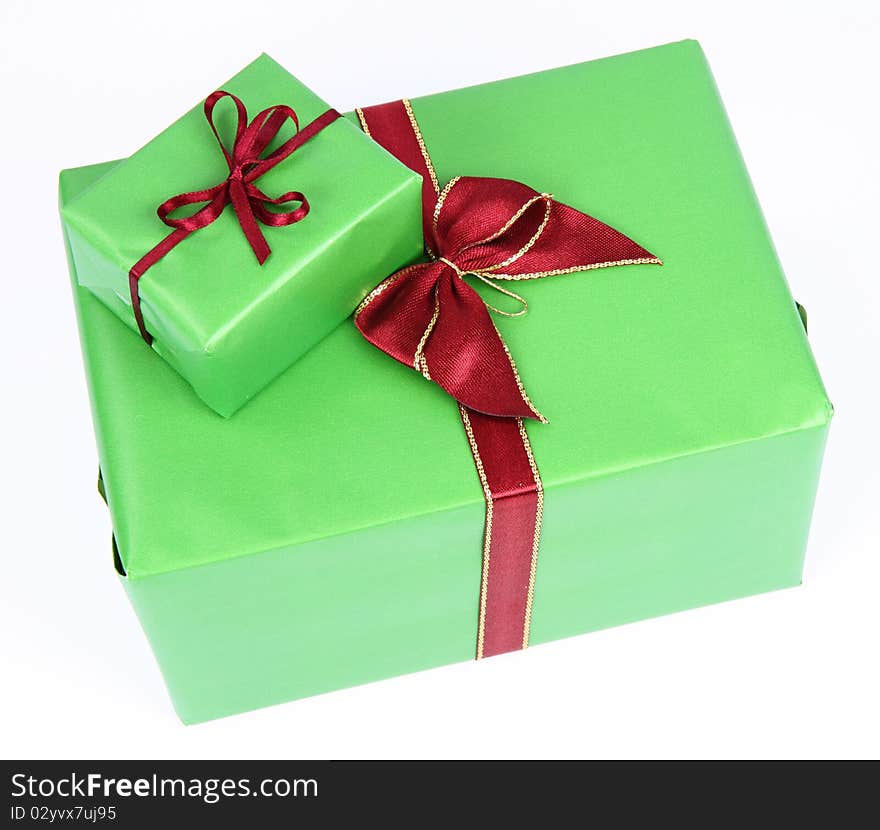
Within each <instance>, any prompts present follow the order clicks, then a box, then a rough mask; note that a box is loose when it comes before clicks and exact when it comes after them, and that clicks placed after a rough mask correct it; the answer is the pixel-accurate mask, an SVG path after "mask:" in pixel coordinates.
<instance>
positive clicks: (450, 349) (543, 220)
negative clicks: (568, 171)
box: [355, 176, 660, 420]
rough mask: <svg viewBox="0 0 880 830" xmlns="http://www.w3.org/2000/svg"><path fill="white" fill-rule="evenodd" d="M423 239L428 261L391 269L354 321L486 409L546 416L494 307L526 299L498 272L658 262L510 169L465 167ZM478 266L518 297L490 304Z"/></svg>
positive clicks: (543, 272) (534, 274) (513, 276)
mask: <svg viewBox="0 0 880 830" xmlns="http://www.w3.org/2000/svg"><path fill="white" fill-rule="evenodd" d="M431 231H432V232H431V235H430V238H429V239H427V240H426V242H427V247H428V249H429V251H430V252H432V254H433V255H434V257H435V258H434V260H433V261H432V262H425V263H419V264H417V265H413V266H410V267H409V268H404V269H403V270H401V271H398V272H397V273H396V274H392V275H391V276H390V277H389V278H388V279H386V280H385V281H384V282H382V283H380V284H379V285H378V286H377V287H376V288H375V289H374V290H373V291H372V292H371V294H370V295H368V296H367V298H366V299H365V300H364V302H363V303H362V304H361V306H360V308H359V309H358V310H357V312H356V314H355V323H356V324H357V327H358V328H359V329H360V331H361V333H362V334H363V335H364V337H366V338H367V340H369V341H370V342H371V343H372V344H373V345H375V346H377V347H378V348H380V349H381V350H382V351H384V352H386V353H387V354H389V355H390V356H391V357H393V358H395V359H396V360H399V361H400V362H401V363H404V364H406V365H408V366H412V367H413V368H415V369H416V370H417V371H420V372H421V373H422V374H423V375H424V376H425V377H427V378H428V379H429V380H433V381H434V382H435V383H437V384H439V385H440V386H441V387H442V388H443V389H445V390H446V391H447V392H448V393H449V394H450V395H452V397H453V398H455V399H456V400H457V401H458V402H459V403H460V404H463V405H464V406H466V407H468V408H469V409H472V410H476V411H477V412H483V413H485V414H487V415H497V416H501V417H506V418H535V419H538V420H544V419H543V417H542V416H541V414H540V413H539V412H538V411H537V410H536V409H535V407H534V406H533V405H532V403H531V401H530V400H529V398H528V395H527V394H526V392H525V389H524V388H523V385H522V382H521V381H520V379H519V376H518V374H517V372H516V367H515V366H514V363H513V360H512V358H511V356H510V353H509V352H508V350H507V346H506V345H505V343H504V341H503V340H502V339H501V335H500V334H499V333H498V330H497V329H496V328H495V325H494V323H493V322H492V319H491V317H490V314H489V309H492V310H493V311H496V312H499V313H501V314H507V315H508V316H518V315H519V314H522V313H524V311H525V308H526V305H525V300H523V298H522V297H520V296H519V295H517V294H514V293H513V292H512V291H508V290H507V289H505V288H502V287H501V286H500V285H498V284H496V283H495V281H496V280H504V281H506V280H527V279H537V278H540V277H549V276H553V275H556V274H565V273H573V272H575V271H581V270H588V269H594V268H605V267H609V266H613V265H634V264H639V263H658V264H659V263H660V260H659V259H657V257H655V256H654V255H653V254H651V253H649V252H648V251H646V250H645V249H644V248H642V247H641V246H639V245H637V244H636V243H635V242H633V241H632V240H631V239H629V238H628V237H626V236H624V235H623V234H622V233H620V232H619V231H616V230H614V229H613V228H611V227H609V226H608V225H605V224H604V223H602V222H600V221H599V220H597V219H594V218H593V217H591V216H587V215H586V214H584V213H581V212H580V211H578V210H575V209H574V208H572V207H569V206H568V205H564V204H562V203H561V202H557V201H555V200H554V199H552V198H551V197H550V196H549V195H548V194H546V193H538V192H537V191H535V190H533V189H532V188H530V187H528V186H527V185H524V184H521V183H520V182H515V181H511V180H509V179H490V178H475V177H469V176H463V177H460V178H456V179H452V181H450V182H449V184H448V185H447V186H446V187H445V188H444V189H443V191H442V192H441V193H440V195H439V197H438V199H437V203H436V206H435V209H434V219H433V225H432V228H431ZM469 274H470V275H473V276H475V277H477V278H478V279H480V280H482V281H483V282H485V283H487V284H489V285H490V286H491V287H492V288H495V289H496V290H498V291H501V292H502V293H503V294H506V295H508V296H509V297H513V298H514V299H516V300H518V301H519V302H520V303H522V306H523V309H522V310H521V311H519V312H517V313H516V314H513V315H511V314H510V313H509V312H504V311H501V310H500V309H496V308H494V307H493V306H487V303H486V302H485V301H484V300H483V298H482V297H481V296H480V295H479V294H478V293H477V292H476V291H475V290H474V289H473V288H472V287H471V286H470V285H469V284H468V283H467V282H466V281H465V279H464V277H465V276H467V275H469Z"/></svg>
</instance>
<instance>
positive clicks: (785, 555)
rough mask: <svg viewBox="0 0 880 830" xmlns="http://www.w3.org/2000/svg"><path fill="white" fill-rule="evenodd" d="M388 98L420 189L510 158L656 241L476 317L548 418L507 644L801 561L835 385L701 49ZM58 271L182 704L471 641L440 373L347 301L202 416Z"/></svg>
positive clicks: (470, 568) (462, 464)
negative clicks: (407, 127)
mask: <svg viewBox="0 0 880 830" xmlns="http://www.w3.org/2000/svg"><path fill="white" fill-rule="evenodd" d="M412 109H413V112H414V114H415V116H416V117H417V119H418V123H419V124H420V126H421V131H422V135H423V137H424V141H425V144H426V145H427V147H428V148H429V150H430V153H431V156H432V158H433V162H434V167H435V169H436V172H437V177H438V179H439V180H440V183H441V184H442V183H443V182H445V181H447V180H449V179H451V178H452V177H453V176H456V175H459V174H465V175H477V176H497V177H504V178H509V179H515V180H519V181H522V182H527V183H528V184H530V185H531V186H533V187H534V188H536V189H538V190H542V191H548V192H552V193H553V194H554V195H555V197H556V198H557V199H559V200H560V201H563V202H565V203H567V204H569V205H572V206H574V207H576V208H578V209H580V210H583V211H585V212H587V213H590V214H591V215H593V216H595V217H596V218H598V219H600V220H602V221H604V222H607V223H608V224H609V225H611V226H613V227H615V228H617V229H619V230H620V231H621V232H623V233H626V234H627V235H628V236H631V237H632V238H633V239H635V240H637V241H638V242H639V243H640V244H643V245H645V246H646V248H648V249H649V250H650V251H652V252H654V253H655V254H656V255H657V256H659V257H660V258H662V260H663V262H664V265H663V267H662V268H659V267H656V266H653V265H647V264H645V265H631V266H627V267H625V268H605V269H601V270H595V271H587V272H582V273H574V274H569V275H565V276H556V277H551V278H548V279H542V280H538V281H535V282H529V283H525V284H522V285H521V286H520V287H519V288H518V290H519V291H521V293H522V294H523V295H524V296H525V297H526V298H527V299H528V301H529V304H530V306H529V312H528V314H527V315H525V316H523V317H520V318H516V319H514V318H505V317H500V318H498V319H497V320H496V323H497V326H498V328H499V330H500V331H501V333H502V334H503V336H504V338H505V340H506V341H507V343H508V345H509V347H510V351H511V353H512V354H514V355H515V356H516V361H517V366H518V368H519V372H520V375H521V377H522V379H523V382H524V383H525V385H526V387H527V388H528V390H529V393H530V394H531V396H532V398H533V399H534V401H535V402H536V404H537V405H539V406H540V408H541V410H542V412H543V413H544V414H545V415H546V416H547V417H548V419H549V423H548V424H538V423H535V424H530V425H529V428H528V429H529V436H530V438H531V444H532V448H533V451H534V456H535V459H536V460H537V463H538V465H539V467H540V471H541V476H542V479H543V491H544V500H543V535H542V538H541V545H540V551H539V554H538V559H537V570H536V574H535V583H534V596H533V602H532V608H531V631H530V643H531V644H537V643H542V642H546V641H548V640H553V639H557V638H560V637H566V636H570V635H574V634H579V633H582V632H586V631H591V630H595V629H599V628H603V627H607V626H612V625H618V624H621V623H626V622H630V621H634V620H638V619H643V618H647V617H651V616H655V615H660V614H666V613H670V612H674V611H679V610H683V609H687V608H692V607H696V606H700V605H704V604H708V603H713V602H719V601H722V600H728V599H732V598H736V597H741V596H745V595H748V594H753V593H757V592H761V591H769V590H773V589H777V588H783V587H787V586H793V585H797V584H799V582H800V579H801V573H802V564H803V556H804V550H805V545H806V539H807V532H808V526H809V521H810V515H811V510H812V506H813V500H814V496H815V491H816V484H817V477H818V474H819V467H820V463H821V458H822V453H823V448H824V444H825V439H826V434H827V429H828V424H829V421H830V418H831V412H832V410H831V406H830V404H829V402H828V399H827V396H826V393H825V391H824V389H823V386H822V382H821V379H820V377H819V373H818V371H817V369H816V365H815V363H814V360H813V357H812V355H811V352H810V348H809V345H808V342H807V338H806V333H805V331H804V327H803V325H802V322H801V319H800V317H799V315H798V311H797V309H796V306H795V303H794V301H793V299H792V296H791V294H790V293H789V290H788V287H787V285H786V282H785V278H784V276H783V274H782V271H781V269H780V266H779V263H778V261H777V258H776V255H775V253H774V250H773V246H772V243H771V240H770V238H769V235H768V232H767V228H766V226H765V224H764V220H763V217H762V215H761V211H760V208H759V206H758V203H757V201H756V198H755V194H754V192H753V190H752V187H751V185H750V183H749V179H748V175H747V173H746V170H745V167H744V165H743V162H742V159H741V156H740V153H739V151H738V149H737V146H736V142H735V140H734V137H733V134H732V132H731V129H730V126H729V124H728V121H727V118H726V116H725V113H724V110H723V107H722V104H721V102H720V100H719V97H718V93H717V91H716V88H715V85H714V83H713V80H712V77H711V74H710V71H709V69H708V66H707V64H706V61H705V59H704V57H703V54H702V52H701V50H700V48H699V46H698V45H697V44H696V43H695V42H693V41H685V42H681V43H675V44H671V45H668V46H663V47H658V48H655V49H649V50H645V51H642V52H636V53H632V54H627V55H622V56H619V57H614V58H609V59H605V60H599V61H594V62H590V63H584V64H581V65H577V66H570V67H567V68H563V69H557V70H553V71H548V72H542V73H538V74H534V75H529V76H525V77H520V78H514V79H510V80H505V81H501V82H497V83H492V84H486V85H483V86H477V87H473V88H469V89H463V90H458V91H454V92H448V93H444V94H439V95H433V96H428V97H425V98H419V99H415V100H413V102H412ZM511 113H517V114H522V113H526V114H527V117H520V115H517V117H516V118H512V117H511ZM349 118H350V120H351V121H352V123H356V118H355V116H354V115H351V116H349ZM465 125H466V129H463V126H465ZM112 169H114V168H113V165H112V164H108V165H97V166H95V167H89V168H81V169H77V170H70V171H65V173H64V174H63V175H62V180H61V196H62V202H71V203H72V202H73V200H75V199H76V198H77V196H78V194H79V193H81V192H88V189H89V188H90V186H92V183H93V182H95V181H100V180H101V177H102V176H105V175H107V172H108V171H110V170H112ZM84 267H87V263H82V262H80V261H79V260H76V261H75V263H72V268H75V269H76V270H77V271H79V270H80V269H82V268H84ZM384 276H385V274H384V273H381V272H380V273H377V274H376V275H375V279H374V283H377V282H379V280H380V279H381V278H383V277H384ZM83 279H84V275H83V274H79V280H80V281H82V280H83ZM74 294H75V300H76V307H77V311H78V315H79V323H80V330H81V334H82V344H83V352H84V359H85V365H86V371H87V376H88V379H89V384H90V389H91V397H92V403H93V410H94V420H95V427H96V433H97V441H98V448H99V456H100V464H101V468H102V471H103V484H104V489H105V492H106V498H107V501H108V504H109V508H110V512H111V515H112V521H113V529H114V537H115V550H116V557H115V561H116V567H117V569H118V571H119V574H120V579H121V581H122V583H123V585H124V586H125V589H126V591H127V592H128V594H129V596H130V598H131V601H132V603H133V605H134V607H135V609H136V611H137V614H138V616H139V617H140V619H141V622H142V625H143V628H144V630H145V632H146V634H147V636H148V638H149V640H150V642H151V644H152V647H153V649H154V652H155V654H156V657H157V659H158V662H159V665H160V668H161V670H162V673H163V675H164V677H165V680H166V682H167V685H168V688H169V691H170V693H171V697H172V699H173V701H174V705H175V707H176V709H177V711H178V713H179V715H180V717H181V718H182V719H183V720H184V721H185V722H188V723H190V722H196V721H201V720H205V719H210V718H215V717H219V716H223V715H228V714H231V713H234V712H239V711H243V710H247V709H251V708H255V707H259V706H265V705H268V704H273V703H277V702H280V701H284V700H290V699H294V698H298V697H302V696H306V695H312V694H316V693H319V692H324V691H328V690H331V689H337V688H340V687H344V686H349V685H353V684H357V683H363V682H367V681H372V680H377V679H380V678H384V677H389V676H392V675H396V674H401V673H404V672H410V671H416V670H419V669H425V668H429V667H432V666H438V665H442V664H445V663H450V662H454V661H459V660H467V659H471V658H472V657H473V656H474V645H475V635H476V628H477V618H478V611H479V607H480V596H479V595H480V578H481V566H482V534H483V522H484V509H485V505H484V497H483V492H482V489H481V485H480V480H479V477H478V473H477V471H476V469H475V466H474V463H473V460H472V458H471V454H470V451H469V447H468V443H467V441H466V440H465V438H464V435H463V432H462V429H461V422H460V420H459V418H458V413H457V410H456V405H455V402H454V401H453V400H452V399H451V398H450V397H449V396H447V395H446V394H445V393H444V392H443V391H442V390H441V389H440V388H439V387H438V386H437V385H435V384H432V383H427V382H426V381H425V380H424V379H423V378H422V377H421V376H420V375H419V374H417V373H416V372H414V371H413V370H412V368H411V367H410V368H407V367H406V366H403V365H400V364H398V363H396V362H394V361H393V360H391V359H389V358H388V357H387V356H386V355H384V354H382V353H381V352H380V351H379V350H377V349H375V348H373V347H372V346H371V345H369V344H368V343H367V342H366V341H365V340H364V339H363V338H362V337H361V336H360V334H359V333H358V331H357V330H356V329H355V327H354V326H353V325H352V324H351V323H350V322H349V323H346V324H344V325H341V326H340V327H338V328H337V329H336V330H335V331H334V332H333V333H332V334H331V335H330V336H329V337H327V338H326V339H325V340H324V341H323V342H322V343H321V344H320V345H319V346H317V347H316V348H314V349H312V350H311V351H310V352H309V353H308V354H307V355H305V356H304V357H303V358H302V359H301V360H300V361H299V362H298V363H297V364H296V366H294V367H292V368H291V369H290V370H289V371H287V372H285V373H284V374H283V375H281V376H280V377H279V379H278V380H277V381H276V382H275V383H274V384H272V385H271V387H269V388H268V389H267V390H266V391H265V392H263V393H262V394H261V395H260V396H259V398H258V399H257V400H255V401H254V402H253V403H251V404H250V405H249V406H247V407H246V408H244V409H243V410H242V411H241V412H240V413H239V414H238V415H237V416H236V417H235V418H234V419H231V420H228V421H224V420H222V419H219V418H216V417H214V416H213V415H212V413H211V412H210V411H209V410H207V409H206V408H205V407H203V406H201V405H200V404H199V403H198V401H196V400H195V399H194V397H193V396H192V395H191V394H190V393H189V390H188V389H187V387H186V385H185V384H184V383H183V382H182V380H181V378H180V377H179V376H177V375H176V374H175V373H174V372H173V371H171V370H170V369H169V368H168V367H167V366H165V365H163V364H162V363H161V362H160V361H156V360H154V359H152V356H151V355H150V354H149V352H148V350H146V349H144V348H143V344H142V343H141V342H140V341H139V340H138V339H137V337H136V336H135V335H133V334H132V333H131V332H130V331H128V330H126V329H125V328H124V327H122V326H120V325H119V324H118V321H117V320H116V319H115V318H114V316H113V315H112V314H111V313H110V312H109V311H108V310H107V309H106V308H105V307H104V306H103V305H102V304H101V303H100V302H99V301H98V300H97V299H96V297H94V296H93V295H92V294H91V293H90V292H88V291H86V290H84V289H83V287H82V286H81V285H78V284H77V281H76V280H74Z"/></svg>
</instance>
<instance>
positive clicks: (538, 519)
mask: <svg viewBox="0 0 880 830" xmlns="http://www.w3.org/2000/svg"><path fill="white" fill-rule="evenodd" d="M517 423H518V424H519V434H520V436H521V437H522V442H523V449H525V451H526V455H527V456H528V459H529V467H531V468H532V478H533V479H534V480H535V495H536V496H537V499H538V504H537V506H536V508H535V534H534V536H533V537H532V561H531V563H530V565H529V589H528V592H527V594H526V616H525V620H524V622H523V641H522V647H523V648H528V647H529V633H530V631H531V626H532V598H533V597H534V594H535V574H536V573H537V571H538V548H539V547H540V545H541V526H542V524H543V522H544V484H543V482H542V481H541V474H540V473H539V472H538V465H537V464H536V463H535V457H534V456H533V455H532V445H531V442H530V441H529V436H528V433H527V432H526V425H525V422H524V421H523V419H522V418H517Z"/></svg>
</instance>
